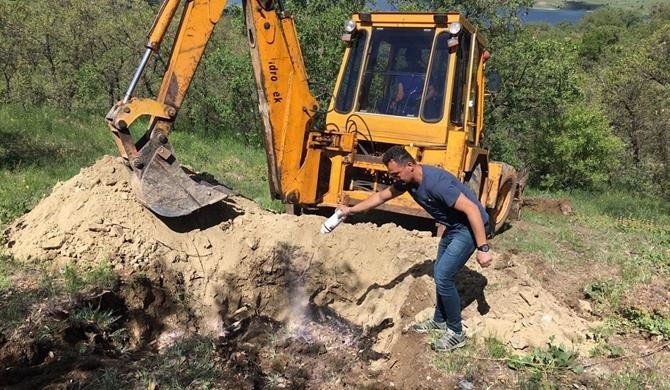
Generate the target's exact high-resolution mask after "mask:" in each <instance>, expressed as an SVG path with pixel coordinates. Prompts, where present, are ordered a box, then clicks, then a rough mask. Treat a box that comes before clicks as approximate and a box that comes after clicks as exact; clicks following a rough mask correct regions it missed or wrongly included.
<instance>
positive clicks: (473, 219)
mask: <svg viewBox="0 0 670 390" xmlns="http://www.w3.org/2000/svg"><path fill="white" fill-rule="evenodd" d="M454 209H456V210H458V211H461V212H462V213H464V214H465V216H466V217H467V218H468V222H469V223H470V228H472V233H473V234H474V235H475V246H477V247H480V246H482V245H484V244H486V243H487V242H486V228H485V227H484V220H483V219H482V215H481V213H480V212H479V207H478V206H477V205H476V204H475V202H473V201H471V200H470V199H468V197H467V196H465V195H463V193H461V194H460V195H458V198H456V203H454ZM477 261H478V262H479V264H480V265H481V266H482V267H488V266H489V265H490V264H491V253H489V252H480V251H477Z"/></svg>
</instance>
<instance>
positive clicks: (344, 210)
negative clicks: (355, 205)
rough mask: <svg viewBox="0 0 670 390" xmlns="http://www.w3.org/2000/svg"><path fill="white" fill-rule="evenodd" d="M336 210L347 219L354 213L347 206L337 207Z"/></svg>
mask: <svg viewBox="0 0 670 390" xmlns="http://www.w3.org/2000/svg"><path fill="white" fill-rule="evenodd" d="M337 209H338V210H340V211H341V212H342V215H343V216H345V217H348V216H349V215H351V214H353V213H354V212H353V211H351V207H348V206H337Z"/></svg>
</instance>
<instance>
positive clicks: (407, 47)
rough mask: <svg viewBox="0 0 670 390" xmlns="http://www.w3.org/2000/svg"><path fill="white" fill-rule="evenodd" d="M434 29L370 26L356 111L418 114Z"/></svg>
mask: <svg viewBox="0 0 670 390" xmlns="http://www.w3.org/2000/svg"><path fill="white" fill-rule="evenodd" d="M434 34H435V32H434V30H433V29H418V28H403V29H385V28H376V29H374V30H373V32H372V35H371V39H370V48H369V50H368V60H367V63H366V65H365V70H364V72H363V80H362V84H361V88H360V93H359V96H358V111H359V112H365V113H375V114H385V115H395V116H403V117H418V116H419V108H420V107H421V103H422V101H423V96H424V85H425V83H426V73H427V65H428V61H429V60H430V50H431V45H432V42H433V36H434Z"/></svg>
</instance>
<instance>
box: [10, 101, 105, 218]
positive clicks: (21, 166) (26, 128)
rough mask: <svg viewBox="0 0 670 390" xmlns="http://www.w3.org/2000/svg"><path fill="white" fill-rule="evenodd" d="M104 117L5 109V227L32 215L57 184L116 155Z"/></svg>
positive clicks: (42, 110)
mask: <svg viewBox="0 0 670 390" xmlns="http://www.w3.org/2000/svg"><path fill="white" fill-rule="evenodd" d="M108 133H109V131H108V130H106V127H105V125H104V119H103V117H102V115H100V116H94V115H72V114H66V113H63V112H58V111H54V110H52V109H49V108H46V107H45V108H22V107H19V106H13V105H3V106H2V107H0V137H2V143H0V183H2V184H1V185H0V226H1V225H3V224H6V223H8V222H10V221H11V220H12V219H14V218H15V217H17V216H19V215H21V214H23V213H25V212H26V211H28V210H30V209H31V208H32V207H33V206H34V205H35V204H36V203H37V202H38V201H39V200H40V199H41V198H42V197H44V196H45V195H47V194H48V193H49V192H50V190H51V187H53V185H54V184H56V182H58V181H61V180H66V179H68V178H70V177H72V176H73V175H75V174H76V173H77V172H79V170H80V168H82V167H84V166H87V165H89V164H91V163H93V162H94V161H95V160H96V159H97V158H99V157H100V156H102V155H103V154H105V153H113V152H114V150H115V147H114V143H113V142H112V140H111V136H110V135H109V134H108Z"/></svg>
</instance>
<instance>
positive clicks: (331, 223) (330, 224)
mask: <svg viewBox="0 0 670 390" xmlns="http://www.w3.org/2000/svg"><path fill="white" fill-rule="evenodd" d="M346 218H347V216H346V215H344V214H342V211H340V210H335V214H333V215H331V216H330V218H328V219H327V220H326V221H325V222H324V223H323V225H321V234H328V233H330V232H332V231H333V230H335V228H336V227H337V225H339V224H340V223H342V221H344V220H345V219H346Z"/></svg>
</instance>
